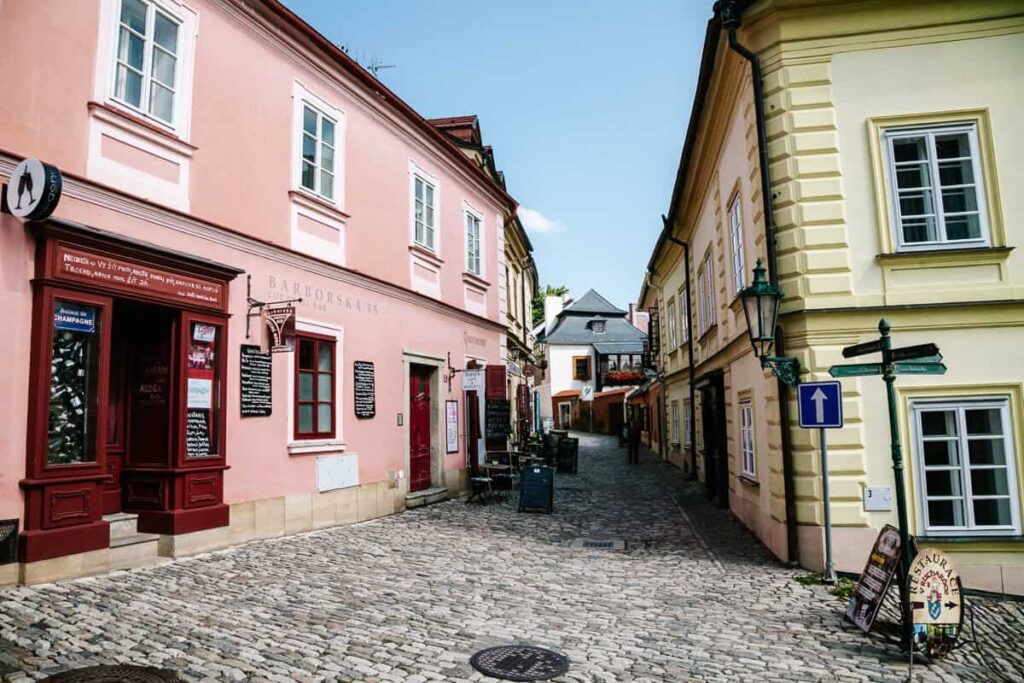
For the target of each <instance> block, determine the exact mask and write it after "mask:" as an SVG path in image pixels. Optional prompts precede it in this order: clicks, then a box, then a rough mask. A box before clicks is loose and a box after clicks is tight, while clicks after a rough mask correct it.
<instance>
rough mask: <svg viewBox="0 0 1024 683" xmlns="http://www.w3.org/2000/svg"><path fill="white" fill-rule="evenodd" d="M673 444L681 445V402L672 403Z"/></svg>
mask: <svg viewBox="0 0 1024 683" xmlns="http://www.w3.org/2000/svg"><path fill="white" fill-rule="evenodd" d="M671 412H672V443H674V444H678V443H679V401H672V404H671Z"/></svg>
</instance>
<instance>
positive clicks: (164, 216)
mask: <svg viewBox="0 0 1024 683" xmlns="http://www.w3.org/2000/svg"><path fill="white" fill-rule="evenodd" d="M20 161H21V158H20V157H17V156H14V155H12V154H10V153H9V152H6V151H4V150H0V175H3V176H4V177H6V178H8V179H9V178H10V177H11V174H12V173H13V172H14V168H15V166H17V165H18V163H20ZM63 195H64V196H65V197H69V198H71V199H77V200H80V201H83V202H86V203H88V204H92V205H94V206H98V207H101V208H103V209H107V210H110V211H115V212H118V213H121V214H124V215H126V216H131V217H132V218H136V219H139V220H142V221H146V222H148V223H152V224H154V225H159V226H161V227H164V228H167V229H169V230H174V231H176V232H179V233H182V234H185V235H189V236H191V237H196V238H199V239H203V240H206V241H208V242H211V243H214V244H219V245H221V246H225V247H228V248H230V249H234V250H236V251H239V252H242V253H245V254H249V255H252V256H257V257H260V258H263V259H266V260H268V261H273V262H276V263H280V264H282V265H286V266H290V267H292V268H297V269H299V270H304V271H306V272H308V273H311V274H315V275H321V276H323V277H327V278H330V279H332V280H336V281H338V282H343V283H345V284H349V285H353V286H355V287H360V288H362V289H364V290H366V291H368V292H374V293H376V294H380V295H382V296H386V297H388V298H390V299H393V300H396V301H401V302H404V303H409V304H412V305H414V306H417V307H419V308H424V309H427V310H430V311H433V312H435V313H438V314H441V315H444V316H447V317H450V318H455V319H458V320H462V321H463V322H466V323H470V324H472V325H477V326H479V327H484V328H489V329H491V330H494V331H498V332H507V329H508V328H507V326H506V325H503V324H501V323H499V322H496V321H494V320H491V319H489V318H484V317H481V316H478V315H474V314H472V313H470V312H468V311H464V310H462V309H459V308H456V307H455V306H452V305H450V304H446V303H444V302H443V301H438V300H437V299H433V298H431V297H428V296H424V295H422V294H419V293H418V292H415V291H413V290H411V289H406V288H405V287H402V286H400V285H397V284H394V283H391V282H387V281H384V280H380V279H377V278H375V277H372V276H370V275H365V274H363V273H357V272H355V271H353V270H350V269H348V268H345V267H342V266H339V265H336V264H333V263H330V262H328V261H324V260H321V259H318V258H316V257H314V256H308V255H306V254H303V253H301V252H298V251H294V250H292V249H289V248H287V247H282V246H280V245H277V244H272V243H270V242H265V241H263V240H260V239H258V238H255V237H251V236H249V235H245V234H242V233H240V232H237V231H235V230H233V229H231V228H227V227H224V226H221V225H216V224H214V223H210V222H208V221H203V220H200V219H198V218H194V217H192V216H189V215H187V214H184V213H181V212H179V211H175V210H174V209H168V208H164V207H161V206H158V205H155V204H151V203H150V202H147V201H145V200H142V199H138V198H136V197H132V196H131V195H127V194H125V193H123V192H121V191H119V190H115V189H113V188H110V187H106V186H104V185H100V184H98V183H94V182H92V181H90V180H88V179H85V178H81V177H79V176H76V175H72V174H65V175H64V186H63ZM95 227H99V228H103V227H104V226H95Z"/></svg>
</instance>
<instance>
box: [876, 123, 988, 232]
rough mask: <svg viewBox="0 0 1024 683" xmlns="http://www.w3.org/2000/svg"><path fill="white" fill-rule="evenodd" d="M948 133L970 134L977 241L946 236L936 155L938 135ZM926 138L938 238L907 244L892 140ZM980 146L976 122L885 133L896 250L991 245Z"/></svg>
mask: <svg viewBox="0 0 1024 683" xmlns="http://www.w3.org/2000/svg"><path fill="white" fill-rule="evenodd" d="M947 133H967V140H968V144H969V145H970V152H971V157H970V158H971V170H972V172H973V173H974V191H975V195H976V199H977V203H978V225H979V236H978V237H977V238H975V239H967V240H949V239H947V237H946V211H945V209H944V208H943V207H942V190H941V185H940V183H939V161H938V158H937V156H936V154H935V136H936V135H943V134H947ZM910 137H924V138H926V140H927V147H928V173H929V176H930V178H931V185H930V186H929V188H926V189H930V191H931V193H932V208H933V211H934V212H935V213H934V216H935V229H936V232H937V236H938V238H939V239H937V240H935V241H932V242H904V240H903V224H902V218H901V212H900V203H899V189H898V187H897V184H896V160H895V156H894V154H893V149H892V144H893V141H894V140H896V139H899V138H910ZM980 149H981V148H980V146H979V144H978V126H977V124H976V123H973V122H971V123H960V124H951V125H928V126H907V127H899V128H887V129H885V130H883V131H882V153H883V155H884V158H885V181H886V185H887V188H888V192H889V213H890V217H891V221H892V231H893V233H894V234H893V239H894V244H895V245H896V250H897V251H932V250H937V249H972V248H979V247H988V246H991V244H992V241H991V232H990V228H989V221H988V205H987V202H986V195H985V177H984V174H983V171H982V164H981V152H980Z"/></svg>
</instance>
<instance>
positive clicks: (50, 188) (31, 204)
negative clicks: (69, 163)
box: [7, 159, 64, 221]
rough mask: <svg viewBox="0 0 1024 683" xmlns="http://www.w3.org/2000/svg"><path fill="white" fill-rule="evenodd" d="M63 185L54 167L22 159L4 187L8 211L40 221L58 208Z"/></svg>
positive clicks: (30, 219)
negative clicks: (5, 187) (5, 188)
mask: <svg viewBox="0 0 1024 683" xmlns="http://www.w3.org/2000/svg"><path fill="white" fill-rule="evenodd" d="M63 186H64V180H63V178H61V175H60V171H59V170H58V169H57V167H56V166H51V165H50V164H44V163H43V162H41V161H39V160H38V159H25V160H24V161H22V162H21V163H20V164H18V165H17V166H16V167H15V169H14V173H12V174H11V182H9V183H8V184H7V208H8V210H9V211H10V212H11V213H12V214H13V215H15V216H17V217H18V218H24V219H25V220H27V221H41V220H43V219H44V218H46V217H47V216H49V215H50V214H52V213H53V210H54V209H56V208H57V202H59V201H60V192H61V189H62V188H63Z"/></svg>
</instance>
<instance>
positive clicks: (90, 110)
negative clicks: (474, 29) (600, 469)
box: [0, 0, 516, 583]
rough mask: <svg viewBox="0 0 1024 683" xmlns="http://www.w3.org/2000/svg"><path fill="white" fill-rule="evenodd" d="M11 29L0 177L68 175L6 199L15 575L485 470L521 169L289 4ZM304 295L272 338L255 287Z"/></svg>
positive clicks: (413, 495)
mask: <svg viewBox="0 0 1024 683" xmlns="http://www.w3.org/2000/svg"><path fill="white" fill-rule="evenodd" d="M0 45H4V46H5V47H4V62H5V67H4V69H3V70H2V74H0V85H2V88H3V91H4V92H5V93H7V95H6V96H5V97H3V98H0V177H2V178H3V180H4V181H5V182H9V183H10V182H13V181H12V180H11V175H12V173H13V172H14V170H15V167H16V166H17V165H18V164H19V163H20V162H21V161H22V159H24V158H37V159H40V160H42V161H43V162H45V163H47V164H52V165H53V166H55V167H57V168H59V169H60V171H61V172H62V174H63V193H62V197H61V199H60V202H59V204H58V206H57V208H56V211H55V212H54V214H53V215H52V216H51V217H49V218H48V219H46V220H42V221H36V222H32V221H28V222H26V221H23V220H20V219H19V218H16V217H15V216H12V215H11V214H10V213H3V214H0V302H2V306H3V310H4V312H5V315H4V318H5V334H4V337H5V347H6V353H5V356H6V358H7V362H5V363H3V364H0V385H2V386H4V387H5V391H4V392H3V398H2V399H0V400H2V402H3V409H2V410H0V435H2V437H0V518H3V519H11V520H18V524H19V529H20V533H19V538H18V557H17V560H18V561H17V562H13V563H8V564H2V565H0V582H4V583H11V582H17V581H21V582H26V583H31V582H37V581H44V580H50V579H53V578H61V577H66V576H74V575H82V574H88V573H95V572H99V571H105V570H107V569H111V568H115V567H121V566H130V565H132V564H137V563H141V562H144V561H146V560H147V558H149V557H150V556H155V555H156V554H159V555H163V556H179V555H185V554H191V553H195V552H201V551H205V550H209V549H214V548H218V547H224V546H227V545H231V544H234V543H239V542H244V541H246V540H250V539H253V538H260V537H269V536H275V535H282V534H286V533H297V532H301V531H306V530H311V529H317V528H324V527H328V526H332V525H336V524H344V523H349V522H355V521H361V520H366V519H371V518H375V517H379V516H382V515H387V514H392V513H395V512H399V511H401V510H403V509H405V507H406V506H407V504H408V505H411V504H417V503H419V502H422V501H423V500H424V497H430V496H435V497H436V496H443V495H444V493H445V492H457V491H461V490H462V489H464V488H465V487H466V485H467V479H468V469H469V463H470V459H471V455H472V454H475V453H476V452H477V449H478V448H483V447H484V441H483V438H482V437H483V435H482V434H480V427H479V425H480V418H479V416H480V414H481V412H482V407H483V401H484V396H485V392H486V393H487V394H488V397H489V398H504V394H503V391H502V390H499V388H498V382H497V379H498V376H497V375H498V374H499V373H497V372H494V371H491V370H488V371H486V372H481V371H476V370H472V368H478V367H480V368H483V367H485V366H501V365H502V364H503V360H504V358H503V356H504V338H505V325H504V321H505V319H506V311H505V304H504V292H503V278H501V277H498V274H499V273H500V272H502V268H503V267H504V264H503V262H502V261H503V257H502V253H503V243H502V240H503V237H502V230H503V226H504V224H505V221H506V220H507V218H508V217H509V216H511V215H513V214H514V212H515V208H516V205H515V202H514V200H513V199H512V198H511V197H509V196H508V194H507V193H506V192H505V191H504V189H503V188H502V187H501V186H500V185H499V184H498V183H496V182H495V181H494V180H493V179H492V178H491V177H490V176H488V175H487V174H486V173H485V172H484V171H482V170H481V169H480V168H479V167H478V166H477V165H475V164H473V163H472V162H471V161H470V160H469V159H467V157H466V156H465V155H464V154H463V153H462V152H461V151H460V150H459V149H458V148H456V147H455V146H454V145H453V144H451V142H450V141H448V140H446V139H445V137H444V136H443V135H442V134H441V133H439V132H438V131H437V130H435V129H434V128H433V127H432V126H431V125H430V124H429V123H428V122H427V121H425V120H424V119H423V118H422V117H420V116H419V115H418V114H416V113H415V112H414V111H412V110H411V109H410V108H409V107H408V105H406V104H405V103H403V102H402V101H401V100H399V99H398V98H397V97H396V96H395V95H394V94H392V93H391V92H390V91H388V90H387V89H386V88H385V87H384V86H383V85H381V84H380V83H378V82H377V81H375V80H374V79H373V78H372V77H371V76H370V75H369V74H367V73H366V72H365V71H364V70H362V69H361V68H360V67H358V66H357V65H356V64H355V63H354V62H352V61H351V60H350V59H349V58H348V57H346V56H345V55H344V54H343V53H341V52H340V51H339V50H337V49H336V48H335V47H334V46H332V45H331V44H330V43H329V42H328V41H326V40H325V39H324V38H323V37H321V36H319V35H318V34H317V33H315V31H313V30H312V29H311V28H310V27H309V26H308V25H306V24H305V23H303V22H302V21H301V20H300V19H298V18H297V17H296V16H294V15H293V14H292V13H290V12H289V11H288V10H287V9H286V8H284V7H283V6H282V5H280V4H279V3H278V2H276V1H275V0H265V1H264V0H259V1H258V0H188V1H187V2H184V1H181V2H180V1H179V0H81V1H79V2H70V3H69V2H63V1H62V0H41V1H39V2H5V3H0ZM47 46H48V47H47ZM22 189H24V188H22ZM9 196H10V195H9ZM300 298H301V302H298V301H296V302H293V304H292V305H294V306H295V315H294V317H293V319H292V321H290V322H289V323H288V325H287V327H288V328H289V333H288V334H287V335H286V337H285V339H284V340H282V343H287V344H288V345H289V346H290V348H291V349H292V350H291V351H288V352H281V353H272V354H269V355H267V354H264V353H262V351H263V350H265V349H266V347H267V345H268V344H270V343H271V340H270V338H269V337H268V335H267V326H266V324H265V323H264V321H263V320H262V318H261V316H260V313H261V311H263V308H262V307H261V306H260V305H259V304H261V303H273V302H275V301H280V300H294V299H300ZM292 323H293V324H294V332H293V333H292V332H291V330H290V328H291V327H292ZM256 346H262V348H260V349H257V348H254V347H256ZM243 355H244V356H246V368H245V373H244V376H243V368H242V363H243V361H242V358H243ZM268 362H269V370H268V368H267V367H266V366H267V363H268ZM65 367H66V368H68V369H67V370H65V369H64V368H65ZM466 368H471V370H470V371H469V372H466ZM453 371H457V372H453ZM268 373H269V383H270V389H269V393H268V392H267V389H266V380H267V377H268ZM357 374H358V375H359V376H358V379H359V382H358V383H359V385H360V386H359V387H357V386H356V384H357ZM485 377H486V378H489V379H491V380H492V381H487V380H484V378H485ZM371 382H372V388H371ZM464 382H465V383H466V384H467V387H468V388H470V389H472V391H469V392H467V391H466V390H465V389H466V388H467V387H464V386H463V385H464ZM501 387H504V376H503V375H502V376H501ZM243 394H246V395H247V398H246V401H245V402H244V405H243V400H242V397H243ZM491 394H493V395H491ZM499 394H500V395H499ZM452 402H454V405H453V403H452ZM268 413H269V414H268ZM473 457H475V455H473ZM111 515H115V516H114V517H111ZM111 520H114V521H113V526H112V524H111ZM133 525H134V526H133ZM118 527H126V528H127V527H131V528H130V529H129V531H130V533H129V534H127V535H125V534H123V533H118ZM122 531H123V530H122ZM136 532H138V533H136ZM119 539H120V540H119Z"/></svg>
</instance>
